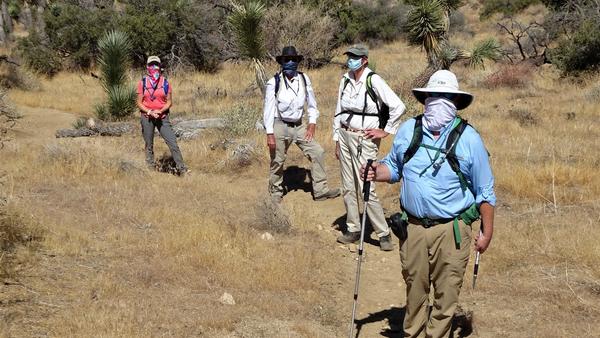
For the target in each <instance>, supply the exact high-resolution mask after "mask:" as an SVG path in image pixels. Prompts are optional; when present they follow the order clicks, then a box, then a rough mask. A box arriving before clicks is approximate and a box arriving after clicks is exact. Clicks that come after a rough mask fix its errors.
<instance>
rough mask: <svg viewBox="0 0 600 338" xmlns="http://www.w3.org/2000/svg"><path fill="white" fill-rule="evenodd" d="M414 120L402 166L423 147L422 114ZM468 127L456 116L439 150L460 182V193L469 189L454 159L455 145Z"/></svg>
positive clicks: (463, 120) (466, 122)
mask: <svg viewBox="0 0 600 338" xmlns="http://www.w3.org/2000/svg"><path fill="white" fill-rule="evenodd" d="M414 119H415V128H414V131H413V136H412V139H411V141H410V145H409V146H408V148H407V149H406V152H404V159H403V160H402V165H403V166H404V165H405V164H406V163H407V162H408V161H410V159H411V158H413V156H414V155H415V154H416V153H417V151H418V150H419V148H420V147H422V146H424V145H423V144H422V142H423V114H421V115H419V116H417V117H415V118H414ZM467 126H469V123H468V121H467V120H465V119H463V118H461V117H460V116H457V119H456V120H455V122H454V125H453V126H452V130H451V131H450V135H448V139H447V140H446V147H445V149H440V151H441V152H442V153H443V154H444V157H445V159H446V160H447V161H448V164H449V165H450V168H452V171H454V172H455V173H456V175H457V176H458V180H459V181H460V187H461V189H462V191H463V192H464V191H466V190H467V189H468V188H469V185H468V184H467V179H466V178H465V175H464V174H463V173H462V171H460V165H459V163H458V158H457V157H456V145H457V144H458V140H459V139H460V137H461V135H462V133H463V132H464V131H465V128H467Z"/></svg>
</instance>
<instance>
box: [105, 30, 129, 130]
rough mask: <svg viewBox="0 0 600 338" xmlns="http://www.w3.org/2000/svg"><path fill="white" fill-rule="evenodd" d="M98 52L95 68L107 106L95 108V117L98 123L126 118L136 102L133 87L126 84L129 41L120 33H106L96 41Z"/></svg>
mask: <svg viewBox="0 0 600 338" xmlns="http://www.w3.org/2000/svg"><path fill="white" fill-rule="evenodd" d="M98 48H99V50H100V54H99V57H98V64H99V66H100V74H101V81H102V86H103V87H104V91H105V92H106V96H107V102H106V103H105V104H102V105H99V106H96V115H97V116H98V118H100V119H114V120H120V119H123V118H126V117H127V116H129V115H130V114H131V113H133V111H134V110H135V99H136V93H135V90H134V88H133V86H132V85H131V84H128V83H127V71H128V70H129V68H130V67H131V60H130V54H131V49H132V44H131V41H130V40H129V38H128V37H127V35H126V34H125V33H123V32H120V31H110V32H108V33H106V35H104V37H102V39H100V41H99V42H98Z"/></svg>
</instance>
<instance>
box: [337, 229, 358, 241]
mask: <svg viewBox="0 0 600 338" xmlns="http://www.w3.org/2000/svg"><path fill="white" fill-rule="evenodd" d="M359 239H360V231H356V232H346V233H345V234H343V235H341V236H339V237H338V238H337V241H338V242H339V243H342V244H350V243H354V242H356V241H358V240H359Z"/></svg>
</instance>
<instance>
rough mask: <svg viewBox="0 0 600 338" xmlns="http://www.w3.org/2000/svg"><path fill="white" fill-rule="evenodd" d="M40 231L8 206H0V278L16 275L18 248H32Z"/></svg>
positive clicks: (39, 235) (40, 233)
mask: <svg viewBox="0 0 600 338" xmlns="http://www.w3.org/2000/svg"><path fill="white" fill-rule="evenodd" d="M41 238H42V231H41V229H40V228H39V227H37V226H36V225H34V224H33V222H32V221H31V220H28V219H26V218H25V217H24V216H22V215H21V214H20V213H19V212H17V211H16V210H14V208H12V207H11V206H10V205H1V206H0V278H1V279H5V278H14V277H15V276H16V274H17V273H18V271H17V267H16V262H15V260H14V254H15V252H16V250H18V249H19V248H34V247H35V245H34V244H35V243H36V242H39V241H40V239H41Z"/></svg>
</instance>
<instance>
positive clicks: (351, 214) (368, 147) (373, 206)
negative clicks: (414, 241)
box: [338, 129, 390, 238]
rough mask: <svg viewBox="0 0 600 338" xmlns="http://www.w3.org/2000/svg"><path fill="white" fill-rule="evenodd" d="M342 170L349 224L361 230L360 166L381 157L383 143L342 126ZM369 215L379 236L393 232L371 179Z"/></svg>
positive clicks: (361, 184) (361, 182)
mask: <svg viewBox="0 0 600 338" xmlns="http://www.w3.org/2000/svg"><path fill="white" fill-rule="evenodd" d="M338 141H339V143H340V170H341V173H342V194H343V196H344V204H345V205H346V214H347V216H346V224H347V225H348V231H350V232H356V231H360V213H359V210H358V205H359V202H358V199H359V198H360V200H362V199H363V194H362V189H363V181H362V179H361V178H360V167H361V165H363V164H365V163H367V160H369V159H372V160H377V152H378V151H379V144H376V143H375V142H373V141H371V140H368V139H366V138H364V136H363V134H362V133H356V132H352V131H347V130H344V129H340V138H339V140H338ZM367 216H368V217H369V220H370V221H371V225H372V226H373V230H374V231H375V233H376V234H377V237H379V238H381V237H384V236H387V235H389V234H390V228H389V226H388V224H387V222H386V220H385V215H384V214H383V208H382V207H381V203H380V202H379V198H378V197H377V194H375V184H374V182H371V191H370V195H369V202H368V204H367Z"/></svg>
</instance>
